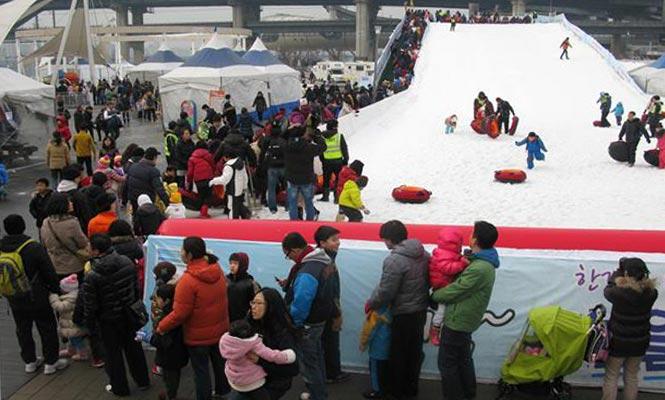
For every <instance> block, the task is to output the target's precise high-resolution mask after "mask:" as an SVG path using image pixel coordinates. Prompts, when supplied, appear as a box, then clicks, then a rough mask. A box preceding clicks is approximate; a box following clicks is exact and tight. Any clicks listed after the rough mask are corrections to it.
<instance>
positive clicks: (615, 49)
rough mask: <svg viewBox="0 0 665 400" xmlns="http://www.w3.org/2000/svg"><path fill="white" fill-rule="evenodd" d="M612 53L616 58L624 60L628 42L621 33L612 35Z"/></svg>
mask: <svg viewBox="0 0 665 400" xmlns="http://www.w3.org/2000/svg"><path fill="white" fill-rule="evenodd" d="M610 52H611V53H612V54H613V55H614V57H616V58H624V56H625V52H626V40H625V39H624V38H623V36H621V34H620V33H615V34H613V35H612V39H611V40H610Z"/></svg>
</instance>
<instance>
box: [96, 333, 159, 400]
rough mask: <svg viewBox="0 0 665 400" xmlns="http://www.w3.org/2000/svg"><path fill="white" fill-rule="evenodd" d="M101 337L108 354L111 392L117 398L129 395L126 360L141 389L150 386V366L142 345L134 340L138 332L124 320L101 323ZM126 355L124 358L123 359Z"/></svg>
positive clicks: (107, 367)
mask: <svg viewBox="0 0 665 400" xmlns="http://www.w3.org/2000/svg"><path fill="white" fill-rule="evenodd" d="M99 328H100V332H99V333H100V335H101V337H102V343H103V344H104V352H105V353H106V374H107V375H108V376H109V380H110V383H111V391H112V392H113V394H115V395H116V396H128V395H129V383H128V382H127V374H126V373H125V360H124V359H126V360H127V366H128V367H129V373H130V374H131V375H132V379H134V382H136V384H137V385H138V386H139V387H142V386H148V385H150V378H149V376H148V364H147V363H146V361H145V355H144V354H143V348H142V347H141V343H139V342H137V341H136V340H134V337H135V336H136V332H135V331H134V330H133V329H131V328H130V327H129V324H127V322H126V321H124V320H119V321H113V322H108V321H100V323H99ZM123 354H124V358H123Z"/></svg>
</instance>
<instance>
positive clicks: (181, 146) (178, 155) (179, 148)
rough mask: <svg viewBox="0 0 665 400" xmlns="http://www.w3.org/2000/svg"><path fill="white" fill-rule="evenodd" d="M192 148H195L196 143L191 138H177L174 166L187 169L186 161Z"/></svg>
mask: <svg viewBox="0 0 665 400" xmlns="http://www.w3.org/2000/svg"><path fill="white" fill-rule="evenodd" d="M194 150H196V145H195V144H194V142H193V141H192V140H188V141H186V142H185V141H184V140H182V139H180V140H178V144H176V145H175V166H176V168H177V169H179V170H182V171H187V162H188V161H189V157H191V156H192V153H193V152H194Z"/></svg>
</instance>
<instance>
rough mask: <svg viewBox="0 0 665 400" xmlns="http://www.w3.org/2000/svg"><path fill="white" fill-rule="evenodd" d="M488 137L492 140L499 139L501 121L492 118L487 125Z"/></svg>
mask: <svg viewBox="0 0 665 400" xmlns="http://www.w3.org/2000/svg"><path fill="white" fill-rule="evenodd" d="M487 128H488V129H487V135H488V136H489V137H491V138H492V139H496V138H497V137H499V121H497V119H496V118H492V119H491V120H490V122H489V123H488V124H487Z"/></svg>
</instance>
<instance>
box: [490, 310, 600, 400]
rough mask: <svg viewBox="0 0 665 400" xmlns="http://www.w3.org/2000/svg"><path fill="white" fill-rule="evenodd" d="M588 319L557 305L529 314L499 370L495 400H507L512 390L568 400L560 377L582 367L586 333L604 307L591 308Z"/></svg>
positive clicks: (590, 332) (598, 321) (569, 393)
mask: <svg viewBox="0 0 665 400" xmlns="http://www.w3.org/2000/svg"><path fill="white" fill-rule="evenodd" d="M592 316H593V319H592V317H591V316H587V315H581V314H578V313H575V312H572V311H568V310H564V309H563V308H561V307H559V306H547V307H538V308H534V309H532V310H531V311H529V316H528V320H527V323H526V326H525V328H524V330H523V331H522V335H521V337H520V339H519V340H518V341H517V342H515V344H514V345H513V347H512V348H511V351H510V353H509V355H508V357H507V359H506V361H505V362H504V364H503V367H502V368H501V380H500V381H499V396H498V397H497V399H507V398H508V397H509V395H510V394H511V393H513V392H515V391H519V392H523V393H525V394H530V395H532V396H543V397H549V398H551V399H555V400H567V399H570V398H571V395H572V394H571V387H570V385H569V384H567V383H565V382H564V381H563V378H564V377H565V376H566V375H569V374H572V373H573V372H575V371H577V370H578V369H579V368H580V367H581V366H582V363H583V362H584V359H585V354H586V351H587V348H588V346H587V344H588V342H589V337H590V334H592V333H593V332H594V326H595V325H596V324H598V323H602V321H603V318H604V316H605V310H604V307H603V306H602V305H600V306H597V307H596V308H594V309H593V312H592Z"/></svg>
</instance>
